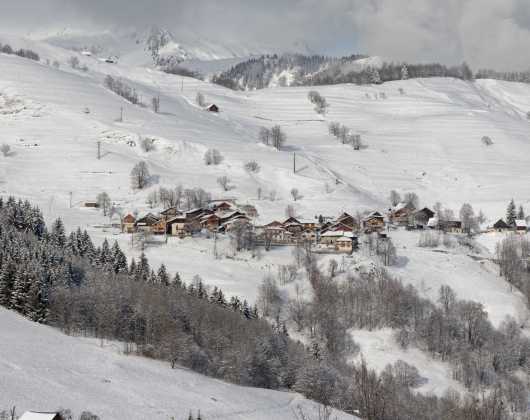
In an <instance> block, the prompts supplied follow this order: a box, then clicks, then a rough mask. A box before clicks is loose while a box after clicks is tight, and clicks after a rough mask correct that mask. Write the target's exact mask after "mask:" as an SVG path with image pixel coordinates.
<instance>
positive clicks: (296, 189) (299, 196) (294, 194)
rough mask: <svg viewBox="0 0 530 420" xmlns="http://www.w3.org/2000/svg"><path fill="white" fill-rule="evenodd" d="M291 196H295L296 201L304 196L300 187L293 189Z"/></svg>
mask: <svg viewBox="0 0 530 420" xmlns="http://www.w3.org/2000/svg"><path fill="white" fill-rule="evenodd" d="M291 197H293V200H294V201H298V200H300V199H301V198H302V196H301V195H300V191H298V188H292V189H291Z"/></svg>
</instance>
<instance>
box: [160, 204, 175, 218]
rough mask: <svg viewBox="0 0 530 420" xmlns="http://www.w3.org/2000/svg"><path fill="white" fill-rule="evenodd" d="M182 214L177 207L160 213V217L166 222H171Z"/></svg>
mask: <svg viewBox="0 0 530 420" xmlns="http://www.w3.org/2000/svg"><path fill="white" fill-rule="evenodd" d="M178 214H180V211H179V210H178V209H177V208H176V207H170V208H168V209H165V210H164V211H161V212H160V217H161V218H162V219H164V220H169V219H171V218H173V217H175V216H177V215H178Z"/></svg>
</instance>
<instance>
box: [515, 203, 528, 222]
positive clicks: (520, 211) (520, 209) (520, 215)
mask: <svg viewBox="0 0 530 420" xmlns="http://www.w3.org/2000/svg"><path fill="white" fill-rule="evenodd" d="M517 218H518V219H519V220H524V219H525V218H526V216H525V214H524V208H523V206H519V212H518V213H517Z"/></svg>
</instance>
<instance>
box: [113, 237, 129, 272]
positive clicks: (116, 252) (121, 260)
mask: <svg viewBox="0 0 530 420" xmlns="http://www.w3.org/2000/svg"><path fill="white" fill-rule="evenodd" d="M111 259H112V268H113V270H114V272H115V273H116V274H117V273H126V272H127V257H126V256H125V254H124V253H123V251H122V250H121V248H120V246H119V245H118V242H117V241H114V244H113V245H112V249H111Z"/></svg>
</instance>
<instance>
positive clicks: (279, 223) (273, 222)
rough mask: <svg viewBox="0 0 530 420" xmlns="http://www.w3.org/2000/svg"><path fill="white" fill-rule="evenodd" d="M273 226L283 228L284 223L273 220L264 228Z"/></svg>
mask: <svg viewBox="0 0 530 420" xmlns="http://www.w3.org/2000/svg"><path fill="white" fill-rule="evenodd" d="M273 226H283V223H282V222H278V221H277V220H273V221H272V222H270V223H267V224H266V225H264V227H273Z"/></svg>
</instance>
